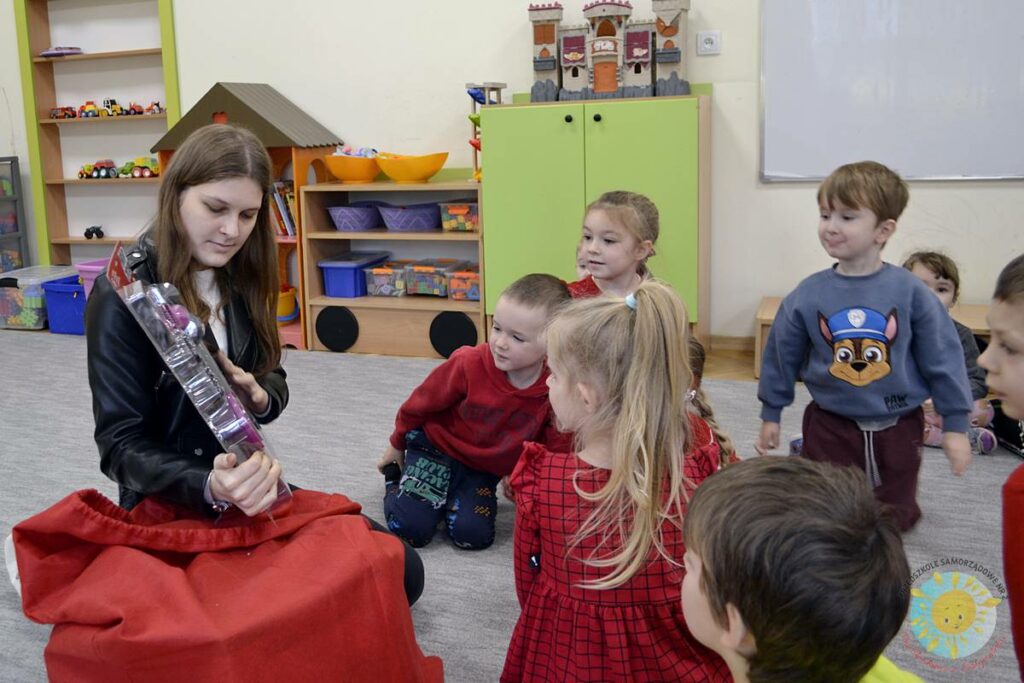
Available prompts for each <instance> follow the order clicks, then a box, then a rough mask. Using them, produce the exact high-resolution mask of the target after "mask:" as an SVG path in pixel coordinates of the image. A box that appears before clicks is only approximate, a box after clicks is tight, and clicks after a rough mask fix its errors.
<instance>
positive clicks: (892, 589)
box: [682, 456, 921, 683]
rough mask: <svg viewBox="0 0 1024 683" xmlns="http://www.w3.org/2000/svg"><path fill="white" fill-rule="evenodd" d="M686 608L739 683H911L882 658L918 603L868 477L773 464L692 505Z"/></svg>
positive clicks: (704, 488) (718, 479)
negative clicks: (913, 600) (913, 604)
mask: <svg viewBox="0 0 1024 683" xmlns="http://www.w3.org/2000/svg"><path fill="white" fill-rule="evenodd" d="M683 536H684V537H685V538H686V546H687V548H686V555H685V557H684V563H685V567H686V576H685V578H684V579H683V588H682V603H683V613H684V614H685V616H686V623H687V624H688V625H689V627H690V632H691V633H693V636H694V637H695V638H696V639H697V640H698V641H700V642H701V643H703V644H704V645H706V646H708V647H709V648H711V649H712V650H714V651H715V652H717V653H718V654H720V655H721V656H722V657H723V658H724V659H725V661H726V662H727V663H728V665H729V669H730V671H731V672H732V676H733V680H734V681H736V683H746V682H747V681H804V682H805V683H813V682H821V683H825V682H827V683H843V682H849V683H854V682H856V681H864V683H901V682H905V683H910V682H918V683H920V680H921V679H919V678H918V677H917V676H914V675H912V674H908V673H906V672H903V671H900V670H899V669H897V668H896V667H895V666H894V665H893V664H892V663H891V662H890V661H889V660H887V659H885V658H884V657H882V656H881V655H882V652H883V651H884V650H885V647H886V645H887V644H888V643H889V641H890V640H892V638H893V637H894V636H895V635H896V633H897V632H898V631H899V630H900V626H901V625H902V624H903V619H904V617H905V616H906V614H907V609H908V608H909V606H910V568H909V567H908V566H907V558H906V555H905V554H904V552H903V542H902V541H901V540H900V531H899V528H898V527H897V525H896V522H895V521H894V520H893V519H892V518H891V517H890V513H888V512H883V511H882V509H881V506H880V505H879V504H878V503H877V501H876V500H875V497H874V495H873V493H872V491H871V487H870V486H869V485H868V481H867V479H866V478H865V475H864V473H863V472H861V471H860V470H858V469H856V468H853V467H836V466H834V465H831V464H829V463H821V462H814V461H811V460H807V459H805V458H789V457H784V456H782V457H779V456H766V457H762V458H753V459H751V460H745V461H743V462H739V463H736V464H734V465H731V466H729V467H727V468H725V469H724V470H722V471H721V472H719V473H717V474H715V475H714V476H712V477H709V478H708V479H707V481H705V482H704V483H703V484H702V485H701V486H700V488H698V489H697V492H696V493H695V494H694V496H693V499H692V500H691V501H690V507H689V511H688V513H687V515H686V522H685V524H684V527H683Z"/></svg>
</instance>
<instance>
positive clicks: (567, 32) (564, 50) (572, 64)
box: [558, 24, 590, 100]
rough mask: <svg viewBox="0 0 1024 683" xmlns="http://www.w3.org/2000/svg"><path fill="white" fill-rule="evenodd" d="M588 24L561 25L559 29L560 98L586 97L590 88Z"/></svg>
mask: <svg viewBox="0 0 1024 683" xmlns="http://www.w3.org/2000/svg"><path fill="white" fill-rule="evenodd" d="M589 31H590V26H589V25H587V24H581V25H579V26H563V27H562V30H561V36H562V38H561V42H562V45H561V67H562V88H561V90H559V93H558V99H560V100H582V99H586V96H587V93H588V92H589V90H590V85H589V84H590V69H589V68H588V65H587V33H589Z"/></svg>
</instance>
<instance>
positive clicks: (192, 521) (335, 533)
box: [14, 490, 443, 683]
mask: <svg viewBox="0 0 1024 683" xmlns="http://www.w3.org/2000/svg"><path fill="white" fill-rule="evenodd" d="M359 511H360V507H359V505H358V504H357V503H354V502H352V501H351V500H349V499H348V498H346V497H345V496H341V495H328V494H325V493H318V492H315V491H296V492H295V495H294V496H293V499H292V501H291V503H289V504H288V505H286V506H283V507H282V508H279V509H277V510H275V513H274V517H275V519H274V520H273V521H272V520H270V519H269V518H268V516H267V515H260V516H258V517H256V518H251V519H250V518H247V517H245V516H244V515H240V514H238V515H236V516H233V517H231V518H229V519H222V520H221V521H220V522H219V523H217V524H216V525H215V524H214V523H213V522H212V521H210V520H208V519H203V518H200V517H199V516H198V515H196V514H195V513H192V512H190V511H188V510H185V509H183V508H179V507H178V506H173V505H169V504H166V503H161V502H159V501H157V500H155V499H153V498H148V499H146V500H145V501H144V502H143V503H142V504H141V505H139V506H138V507H137V508H135V509H134V510H132V511H131V512H127V511H125V510H123V509H121V508H120V507H118V506H117V505H115V504H114V503H113V502H111V501H109V500H107V499H106V498H105V497H103V496H102V495H101V494H100V493H99V492H98V491H94V490H87V491H78V492H76V493H73V494H71V495H70V496H68V497H67V498H65V499H64V500H62V501H60V502H59V503H57V504H56V505H54V506H53V507H51V508H50V509H48V510H46V511H44V512H41V513H40V514H38V515H35V516H34V517H31V518H29V519H27V520H25V521H24V522H21V523H20V524H18V525H17V526H16V527H15V528H14V545H15V549H16V553H17V559H18V571H19V574H20V575H21V582H22V606H23V609H24V610H25V614H26V615H27V616H28V617H29V618H30V619H32V620H33V621H37V622H40V623H45V624H54V628H53V632H52V633H51V635H50V642H49V644H48V645H47V647H46V652H45V659H46V668H47V672H48V674H49V676H50V680H52V681H76V682H78V681H147V683H150V682H158V681H175V682H177V681H182V680H186V681H189V683H199V682H200V681H211V682H216V683H234V682H236V681H237V682H239V683H242V682H244V683H253V682H254V681H298V680H318V681H374V682H375V683H379V682H381V681H440V680H443V668H442V664H441V660H440V659H439V658H437V657H425V656H424V655H423V653H422V652H421V651H420V649H419V646H418V645H417V644H416V639H415V634H414V633H413V626H412V619H411V616H410V614H409V608H408V606H407V604H406V598H405V591H404V589H403V587H402V573H403V571H404V570H403V551H402V546H401V543H400V542H399V541H398V540H397V539H396V538H394V537H391V536H389V535H387V534H383V533H379V532H373V531H371V530H370V528H369V526H368V524H367V522H366V520H365V518H363V517H362V516H361V515H360V514H359Z"/></svg>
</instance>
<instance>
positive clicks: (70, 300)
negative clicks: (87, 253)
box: [43, 275, 85, 334]
mask: <svg viewBox="0 0 1024 683" xmlns="http://www.w3.org/2000/svg"><path fill="white" fill-rule="evenodd" d="M43 291H44V292H46V317H47V318H48V319H49V323H50V332H53V333H54V334H85V287H84V286H82V285H81V284H80V283H79V278H78V276H77V275H71V276H69V277H62V278H61V279H59V280H53V281H52V282H44V283H43Z"/></svg>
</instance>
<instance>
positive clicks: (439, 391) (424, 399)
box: [390, 349, 469, 451]
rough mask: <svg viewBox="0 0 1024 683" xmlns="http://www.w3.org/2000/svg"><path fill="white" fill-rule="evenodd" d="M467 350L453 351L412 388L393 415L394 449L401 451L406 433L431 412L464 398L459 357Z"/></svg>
mask: <svg viewBox="0 0 1024 683" xmlns="http://www.w3.org/2000/svg"><path fill="white" fill-rule="evenodd" d="M468 353H469V350H468V349H466V350H463V349H460V350H459V351H456V352H455V353H454V354H452V356H451V358H449V359H448V360H446V361H445V362H444V363H442V364H441V365H439V366H437V367H436V368H434V370H433V372H431V373H430V374H429V375H427V378H426V379H425V380H423V383H422V384H420V385H419V386H418V387H416V388H415V389H413V392H412V394H411V395H410V396H409V398H407V399H406V400H405V403H403V404H402V407H401V408H399V409H398V415H396V416H395V431H393V432H392V433H391V438H390V441H391V445H392V446H393V447H394V448H397V449H398V450H400V451H404V450H405V434H406V432H408V431H410V430H412V429H416V428H418V427H422V426H423V425H424V424H425V423H426V422H427V420H429V419H430V417H431V416H432V415H436V414H438V413H443V412H445V411H446V410H448V409H449V408H451V407H452V406H453V405H455V404H456V403H458V402H459V401H461V400H462V399H463V398H465V397H466V393H467V391H468V382H467V381H466V372H465V368H464V366H463V360H464V359H465V358H466V357H467V355H468Z"/></svg>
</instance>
